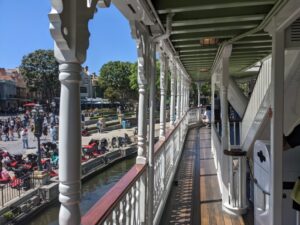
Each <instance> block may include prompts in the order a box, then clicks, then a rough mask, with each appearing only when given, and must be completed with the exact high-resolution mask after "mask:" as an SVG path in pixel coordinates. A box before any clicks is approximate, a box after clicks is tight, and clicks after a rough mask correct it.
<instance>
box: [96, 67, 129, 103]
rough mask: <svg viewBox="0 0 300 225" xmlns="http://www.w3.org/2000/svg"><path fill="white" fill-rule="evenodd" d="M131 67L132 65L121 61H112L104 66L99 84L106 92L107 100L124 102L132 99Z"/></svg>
mask: <svg viewBox="0 0 300 225" xmlns="http://www.w3.org/2000/svg"><path fill="white" fill-rule="evenodd" d="M131 67H132V63H129V62H120V61H114V62H112V61H111V62H108V63H106V64H104V65H103V66H102V68H101V70H100V76H99V78H98V82H99V85H100V87H101V88H102V89H103V90H104V97H105V98H108V99H109V100H110V101H112V102H114V101H118V100H119V101H121V102H124V101H126V100H127V99H129V98H130V97H131V95H132V89H131V88H130V78H129V77H130V75H131Z"/></svg>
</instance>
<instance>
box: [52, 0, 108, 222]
mask: <svg viewBox="0 0 300 225" xmlns="http://www.w3.org/2000/svg"><path fill="white" fill-rule="evenodd" d="M107 2H108V1H107ZM96 3H97V2H96V1H94V2H92V3H91V4H90V5H88V6H87V2H86V1H82V0H64V1H61V0H52V8H51V12H50V13H49V20H50V32H51V35H52V37H53V39H54V55H55V58H56V60H57V61H58V62H59V71H60V73H59V80H60V83H61V94H60V111H59V116H60V117H59V119H60V123H59V192H60V194H59V201H60V202H61V207H60V211H59V224H61V225H76V224H80V220H81V215H80V208H79V203H80V193H81V120H80V114H81V111H80V89H79V87H80V81H81V76H80V72H81V64H82V63H83V62H84V61H85V59H86V51H87V49H88V46H89V31H88V21H89V20H90V19H92V17H93V15H94V12H95V10H96ZM105 6H106V7H107V6H109V3H108V4H107V5H105Z"/></svg>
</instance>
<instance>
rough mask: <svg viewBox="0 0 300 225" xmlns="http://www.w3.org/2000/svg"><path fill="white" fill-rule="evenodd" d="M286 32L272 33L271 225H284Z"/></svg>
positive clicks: (276, 31)
mask: <svg viewBox="0 0 300 225" xmlns="http://www.w3.org/2000/svg"><path fill="white" fill-rule="evenodd" d="M284 50H285V32H284V30H280V31H278V30H275V31H274V32H273V33H272V71H271V85H270V88H271V108H272V112H273V115H272V118H271V127H270V128H271V188H270V191H271V197H270V205H272V206H273V207H271V224H274V225H281V224H282V182H283V161H282V158H283V155H282V154H283V149H282V148H283V138H282V137H283V113H284V67H285V66H284V65H285V63H284V62H285V56H284Z"/></svg>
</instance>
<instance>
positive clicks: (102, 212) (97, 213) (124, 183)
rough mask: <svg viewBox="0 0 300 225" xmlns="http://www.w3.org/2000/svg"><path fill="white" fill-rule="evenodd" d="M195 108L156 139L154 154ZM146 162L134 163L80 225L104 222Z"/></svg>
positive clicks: (84, 217)
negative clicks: (162, 136)
mask: <svg viewBox="0 0 300 225" xmlns="http://www.w3.org/2000/svg"><path fill="white" fill-rule="evenodd" d="M192 109H195V108H191V109H189V110H188V111H187V112H186V113H185V115H184V116H183V117H182V118H181V120H180V121H179V122H178V123H177V124H176V125H175V127H174V128H173V129H171V130H169V131H168V132H167V134H166V137H165V139H164V140H160V141H158V142H157V143H156V144H155V146H154V154H155V155H156V154H158V153H159V152H160V151H161V149H163V148H162V146H163V145H164V143H165V142H166V141H168V139H169V138H170V137H171V135H172V134H173V132H174V131H175V130H176V129H177V127H178V126H179V125H180V124H181V123H182V121H183V119H184V118H185V116H186V115H187V113H188V112H189V111H190V110H192ZM146 168H147V164H145V165H141V164H135V165H134V166H133V167H132V168H131V169H130V170H129V171H128V172H127V173H126V174H125V175H124V176H123V177H122V178H121V180H119V181H118V182H117V183H116V184H115V185H114V186H113V187H112V188H111V189H110V190H109V191H108V192H107V193H106V194H105V195H104V196H103V197H102V198H101V199H100V200H99V201H97V203H96V204H95V205H94V206H93V207H92V208H91V209H90V210H89V211H88V212H87V213H86V214H85V215H84V216H83V217H82V218H81V224H82V225H95V224H100V223H102V222H104V221H103V220H104V219H105V218H106V216H107V215H109V213H111V212H112V210H113V209H114V207H115V205H116V204H117V203H118V202H119V201H120V200H121V199H122V198H123V197H124V195H125V194H126V193H127V191H128V190H129V188H130V187H131V186H132V184H133V183H134V182H135V181H136V180H137V179H138V178H139V177H140V176H141V174H142V173H143V172H144V171H145V170H146Z"/></svg>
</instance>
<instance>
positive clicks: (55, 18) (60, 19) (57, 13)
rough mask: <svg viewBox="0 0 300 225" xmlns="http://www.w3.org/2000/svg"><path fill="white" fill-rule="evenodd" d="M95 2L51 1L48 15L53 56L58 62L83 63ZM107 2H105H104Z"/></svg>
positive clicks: (92, 0) (79, 0)
mask: <svg viewBox="0 0 300 225" xmlns="http://www.w3.org/2000/svg"><path fill="white" fill-rule="evenodd" d="M97 2H98V1H97V0H85V1H84V0H52V1H51V5H52V8H51V11H50V13H49V15H48V16H49V20H50V32H51V35H52V37H53V39H54V42H55V45H54V55H55V57H56V59H57V60H58V62H60V63H65V62H70V63H83V62H84V61H85V59H86V51H87V49H88V47H89V36H90V33H89V30H88V22H89V20H90V19H92V18H93V16H94V13H95V12H96V5H97ZM106 2H107V1H106Z"/></svg>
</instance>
